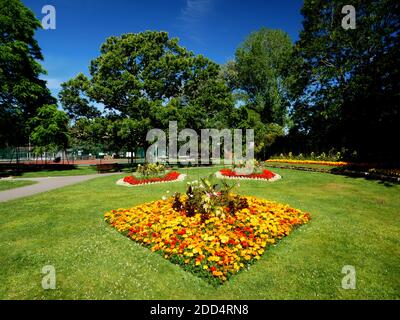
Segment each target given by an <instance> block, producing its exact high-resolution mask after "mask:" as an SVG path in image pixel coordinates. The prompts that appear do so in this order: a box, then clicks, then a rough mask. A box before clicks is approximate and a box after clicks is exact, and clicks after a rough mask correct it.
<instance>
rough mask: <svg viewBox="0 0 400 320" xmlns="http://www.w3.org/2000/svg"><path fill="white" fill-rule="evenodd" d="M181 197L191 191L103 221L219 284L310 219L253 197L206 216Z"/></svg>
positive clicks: (116, 212)
mask: <svg viewBox="0 0 400 320" xmlns="http://www.w3.org/2000/svg"><path fill="white" fill-rule="evenodd" d="M231 196H233V197H240V196H236V195H231ZM177 197H178V198H179V199H178V202H179V201H181V202H182V203H185V202H186V201H187V200H188V196H187V195H182V196H181V195H179V194H177V195H176V196H175V197H171V198H168V199H166V200H159V201H154V202H150V203H145V204H142V205H139V206H136V207H133V208H130V209H118V210H112V211H110V212H107V213H106V214H105V221H107V222H108V223H109V224H111V225H112V226H113V227H114V228H116V229H117V230H118V231H119V232H121V233H123V234H124V235H126V236H127V237H129V238H130V239H132V240H134V241H136V242H138V243H140V244H141V245H143V246H145V247H147V248H149V249H150V250H151V251H152V252H156V253H159V254H161V255H162V256H163V257H164V258H165V259H168V260H169V261H171V262H172V263H175V264H178V265H180V266H182V267H183V268H184V269H185V270H187V271H190V272H193V273H194V274H196V275H197V276H200V277H202V278H205V279H206V280H208V281H210V282H211V283H212V284H215V285H217V284H221V283H223V282H225V281H226V280H228V279H229V278H230V277H231V276H232V275H234V274H236V273H237V272H239V271H240V270H242V269H244V268H246V267H248V266H249V265H250V264H251V263H253V262H255V261H257V260H259V259H260V258H261V256H262V254H263V253H264V251H265V250H266V249H267V247H268V245H271V244H274V243H276V241H277V240H278V239H281V238H283V237H284V236H287V235H289V233H290V232H291V231H292V230H293V228H295V227H297V226H299V225H301V224H304V223H307V222H308V221H309V220H310V215H309V214H308V213H304V212H302V211H300V210H297V209H293V208H290V207H288V206H287V205H282V204H278V203H274V202H271V201H267V200H261V199H258V198H255V197H250V196H246V197H240V200H241V202H242V203H243V202H245V205H242V206H237V207H236V208H237V209H238V210H237V211H236V212H235V213H234V214H232V212H230V209H229V208H228V207H226V208H224V210H225V213H224V214H221V213H218V214H217V213H211V214H210V215H207V219H206V220H204V219H203V218H204V215H202V214H199V213H198V214H194V215H188V214H187V212H184V211H183V209H182V208H183V207H180V206H178V207H177V206H176V202H177ZM179 208H180V209H179ZM216 212H218V211H216Z"/></svg>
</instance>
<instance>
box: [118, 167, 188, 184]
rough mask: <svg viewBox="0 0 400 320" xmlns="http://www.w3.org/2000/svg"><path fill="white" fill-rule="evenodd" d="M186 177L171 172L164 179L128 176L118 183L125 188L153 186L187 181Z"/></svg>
mask: <svg viewBox="0 0 400 320" xmlns="http://www.w3.org/2000/svg"><path fill="white" fill-rule="evenodd" d="M185 177H186V175H185V174H181V173H179V172H175V171H171V172H169V173H167V174H166V175H164V176H163V177H153V178H143V179H138V178H136V177H134V176H128V177H125V178H123V179H120V180H118V181H117V184H118V185H123V186H128V187H132V186H138V185H142V184H153V183H163V182H172V181H183V180H185Z"/></svg>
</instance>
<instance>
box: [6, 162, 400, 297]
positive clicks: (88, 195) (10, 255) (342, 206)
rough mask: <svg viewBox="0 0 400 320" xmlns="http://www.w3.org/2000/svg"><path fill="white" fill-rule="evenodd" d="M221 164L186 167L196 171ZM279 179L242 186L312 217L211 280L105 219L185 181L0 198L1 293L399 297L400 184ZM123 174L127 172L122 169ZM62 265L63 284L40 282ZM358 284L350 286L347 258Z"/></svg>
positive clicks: (302, 175)
mask: <svg viewBox="0 0 400 320" xmlns="http://www.w3.org/2000/svg"><path fill="white" fill-rule="evenodd" d="M215 170H216V169H191V170H181V172H182V173H189V177H188V179H189V180H194V179H198V178H199V177H201V176H204V175H207V174H208V173H211V172H214V171H215ZM274 171H275V172H277V173H279V174H281V175H282V177H283V179H282V180H280V181H277V182H274V183H265V182H256V181H241V182H240V188H239V190H240V192H241V193H242V194H248V195H254V196H258V197H261V198H265V199H270V200H274V201H278V202H282V203H287V204H289V205H290V206H292V207H295V208H299V209H301V210H304V211H308V212H310V213H311V216H312V221H311V222H310V223H309V224H307V225H304V226H302V227H301V228H299V229H297V230H295V231H294V232H293V233H292V234H290V235H289V236H288V237H286V238H284V239H283V240H282V241H280V242H279V243H278V244H277V245H275V246H272V247H270V248H269V249H268V250H267V251H266V252H265V253H264V255H263V256H262V259H261V260H259V261H257V262H256V263H255V264H254V265H252V266H251V267H250V268H249V269H248V270H245V271H242V272H240V273H239V274H237V275H236V276H234V277H232V279H231V280H229V281H228V282H227V283H225V284H223V285H221V286H219V287H213V286H211V285H209V284H208V283H207V282H205V281H203V280H201V279H200V278H198V277H196V276H195V275H193V274H191V273H189V272H185V271H183V270H182V269H181V268H180V267H179V266H176V265H173V264H172V263H170V262H169V261H167V260H165V259H163V258H162V257H161V256H160V255H157V254H154V253H151V252H150V251H149V250H147V249H145V248H143V247H141V246H140V245H138V244H136V243H134V242H133V241H131V240H129V239H128V238H125V237H124V236H122V235H121V234H119V233H118V232H117V231H116V230H114V229H113V228H112V227H110V226H109V225H107V224H106V223H105V222H104V220H103V216H104V213H105V212H106V211H108V210H111V209H116V208H123V207H132V206H134V205H138V204H141V203H144V202H147V201H152V200H157V199H160V198H161V197H162V196H163V195H165V194H166V191H167V190H169V191H170V192H174V191H181V192H182V191H184V189H185V183H186V182H182V183H167V184H156V185H151V186H141V187H134V188H126V187H122V186H117V185H116V184H115V181H116V180H117V179H118V178H119V176H109V177H101V178H98V179H94V180H91V181H88V182H84V183H81V184H78V185H74V186H69V187H66V188H62V189H58V190H54V191H51V192H47V193H43V194H40V195H37V196H33V197H29V198H25V199H20V200H15V201H11V202H7V203H1V204H0V298H1V299H399V298H400V293H399V292H400V268H399V264H400V251H399V248H400V246H399V244H400V243H399V235H400V219H399V208H400V186H399V185H388V184H382V183H379V182H378V181H368V180H365V179H362V178H348V177H344V176H336V175H330V174H325V173H310V172H302V171H295V170H285V169H274ZM121 176H123V175H121ZM45 265H53V266H54V267H55V269H56V275H57V288H56V290H43V289H42V287H41V280H42V274H41V270H42V267H43V266H45ZM345 265H352V266H354V267H355V269H356V276H357V278H356V279H357V282H356V287H357V288H356V289H355V290H345V289H342V286H341V282H342V278H343V277H344V276H345V275H344V274H342V273H341V271H342V268H343V266H345Z"/></svg>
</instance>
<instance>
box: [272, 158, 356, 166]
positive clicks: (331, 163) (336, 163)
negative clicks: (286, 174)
mask: <svg viewBox="0 0 400 320" xmlns="http://www.w3.org/2000/svg"><path fill="white" fill-rule="evenodd" d="M265 162H279V163H293V164H319V165H322V166H336V167H343V166H347V165H349V164H350V163H348V162H344V161H319V160H294V159H268V160H266V161H265Z"/></svg>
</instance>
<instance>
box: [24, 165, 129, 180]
mask: <svg viewBox="0 0 400 320" xmlns="http://www.w3.org/2000/svg"><path fill="white" fill-rule="evenodd" d="M122 171H124V172H128V171H129V169H128V168H125V169H123V170H122ZM96 173H97V169H96V167H95V166H83V165H81V166H77V168H76V169H71V170H42V171H37V172H23V173H22V174H21V175H19V176H18V178H43V177H65V176H83V175H88V174H96Z"/></svg>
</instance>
